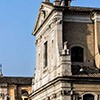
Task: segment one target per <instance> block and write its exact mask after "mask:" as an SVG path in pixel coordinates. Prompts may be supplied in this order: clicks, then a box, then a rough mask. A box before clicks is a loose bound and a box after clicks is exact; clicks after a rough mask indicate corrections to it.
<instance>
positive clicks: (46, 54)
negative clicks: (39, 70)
mask: <svg viewBox="0 0 100 100" xmlns="http://www.w3.org/2000/svg"><path fill="white" fill-rule="evenodd" d="M47 65H48V43H47V41H46V42H45V43H44V66H45V67H46V66H47Z"/></svg>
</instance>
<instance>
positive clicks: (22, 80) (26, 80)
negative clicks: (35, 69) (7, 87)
mask: <svg viewBox="0 0 100 100" xmlns="http://www.w3.org/2000/svg"><path fill="white" fill-rule="evenodd" d="M0 83H7V84H20V85H31V83H32V77H0Z"/></svg>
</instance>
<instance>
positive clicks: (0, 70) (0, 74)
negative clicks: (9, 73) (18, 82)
mask: <svg viewBox="0 0 100 100" xmlns="http://www.w3.org/2000/svg"><path fill="white" fill-rule="evenodd" d="M1 76H3V74H2V64H0V77H1Z"/></svg>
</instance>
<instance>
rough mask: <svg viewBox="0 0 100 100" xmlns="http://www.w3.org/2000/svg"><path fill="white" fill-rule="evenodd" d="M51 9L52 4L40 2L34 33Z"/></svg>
mask: <svg viewBox="0 0 100 100" xmlns="http://www.w3.org/2000/svg"><path fill="white" fill-rule="evenodd" d="M52 9H53V4H52V3H46V2H42V3H41V6H40V9H39V13H38V16H37V19H36V24H35V27H34V31H35V30H37V29H38V28H39V27H40V26H41V24H42V23H43V22H44V20H45V19H46V18H47V16H48V15H49V14H50V12H51V11H52Z"/></svg>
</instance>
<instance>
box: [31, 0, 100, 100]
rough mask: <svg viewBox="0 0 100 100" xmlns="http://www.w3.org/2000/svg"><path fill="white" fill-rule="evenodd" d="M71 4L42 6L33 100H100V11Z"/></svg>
mask: <svg viewBox="0 0 100 100" xmlns="http://www.w3.org/2000/svg"><path fill="white" fill-rule="evenodd" d="M90 2H91V1H90ZM70 3H71V0H54V2H53V3H51V2H50V1H49V0H44V2H42V3H41V6H40V9H39V14H38V17H37V21H36V24H35V28H34V31H33V35H35V37H36V70H35V73H34V80H33V85H32V93H31V94H30V98H31V99H32V100H100V9H99V8H89V7H73V6H70Z"/></svg>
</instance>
